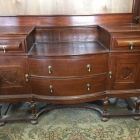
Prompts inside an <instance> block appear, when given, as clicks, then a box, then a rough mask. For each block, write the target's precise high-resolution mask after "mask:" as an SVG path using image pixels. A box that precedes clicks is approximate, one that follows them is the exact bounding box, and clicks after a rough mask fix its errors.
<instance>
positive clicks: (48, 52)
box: [0, 14, 140, 125]
mask: <svg viewBox="0 0 140 140" xmlns="http://www.w3.org/2000/svg"><path fill="white" fill-rule="evenodd" d="M104 16H106V18H108V19H110V22H107V20H108V19H107V20H104V21H102V20H101V17H102V15H100V16H99V15H98V16H97V15H95V16H52V17H51V16H50V17H49V16H48V17H39V16H38V17H30V16H29V17H30V18H29V17H24V16H23V17H0V25H1V26H0V102H1V105H0V109H1V114H0V122H1V123H0V124H1V125H4V123H5V122H9V121H15V120H29V121H31V123H32V124H36V123H37V118H38V117H39V116H40V115H41V114H42V113H43V112H46V111H49V110H51V109H55V108H63V107H85V108H90V109H94V110H96V111H98V112H99V113H100V114H101V116H102V120H103V121H107V120H108V118H109V117H113V116H126V115H127V116H133V118H134V119H137V120H138V119H139V116H140V113H139V105H140V98H139V95H140V72H139V69H140V25H139V24H136V23H132V17H133V15H132V14H114V15H104ZM118 17H119V18H118ZM16 18H17V19H16ZM41 18H42V20H40V19H41ZM95 18H96V20H95ZM87 19H88V21H87V22H86V20H87ZM122 19H123V20H122ZM28 20H30V22H28ZM57 20H58V21H57ZM94 20H95V21H97V23H96V22H94V24H92V22H93V21H94ZM8 21H11V23H10V22H8ZM17 21H18V22H17ZM56 21H57V23H56ZM80 21H81V25H79V24H80ZM14 22H16V23H14ZM2 23H5V24H2ZM17 23H18V24H17ZM27 23H29V24H27ZM84 23H85V24H84ZM14 24H15V26H14ZM129 97H137V98H136V100H134V102H135V103H134V102H132V101H131V100H130V98H129ZM110 98H120V99H125V100H126V101H127V102H128V103H130V102H131V104H129V105H130V106H129V108H130V110H128V111H123V112H109V111H108V110H107V107H108V105H109V103H110V101H109V99H110ZM97 100H100V101H101V102H102V106H99V105H96V104H93V101H97ZM5 102H8V103H10V104H14V103H18V102H30V104H29V107H30V109H31V114H29V116H14V117H11V116H8V115H6V112H7V109H9V104H8V105H7V109H6V110H5V111H2V110H3V106H4V103H5ZM36 102H45V103H47V106H45V107H43V108H40V109H39V110H36Z"/></svg>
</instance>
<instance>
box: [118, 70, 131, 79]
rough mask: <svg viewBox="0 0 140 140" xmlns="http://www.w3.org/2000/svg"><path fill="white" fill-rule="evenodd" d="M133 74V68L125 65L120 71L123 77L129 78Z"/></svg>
mask: <svg viewBox="0 0 140 140" xmlns="http://www.w3.org/2000/svg"><path fill="white" fill-rule="evenodd" d="M131 75H132V70H131V69H130V68H128V67H124V68H122V69H121V71H120V77H121V78H123V79H128V78H129V77H130V76H131Z"/></svg>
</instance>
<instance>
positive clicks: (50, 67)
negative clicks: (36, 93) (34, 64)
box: [48, 66, 52, 74]
mask: <svg viewBox="0 0 140 140" xmlns="http://www.w3.org/2000/svg"><path fill="white" fill-rule="evenodd" d="M48 71H49V74H50V73H52V66H48Z"/></svg>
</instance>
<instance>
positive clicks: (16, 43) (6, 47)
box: [0, 38, 25, 53]
mask: <svg viewBox="0 0 140 140" xmlns="http://www.w3.org/2000/svg"><path fill="white" fill-rule="evenodd" d="M0 52H2V53H11V52H12V53H13V52H25V41H24V39H21V38H16V39H12V38H11V39H0Z"/></svg>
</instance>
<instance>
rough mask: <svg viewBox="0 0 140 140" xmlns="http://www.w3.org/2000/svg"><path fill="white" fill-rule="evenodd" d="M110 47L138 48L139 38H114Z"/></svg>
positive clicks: (139, 47)
mask: <svg viewBox="0 0 140 140" xmlns="http://www.w3.org/2000/svg"><path fill="white" fill-rule="evenodd" d="M112 48H113V49H116V50H139V49H140V38H115V39H114V40H113V45H112Z"/></svg>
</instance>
